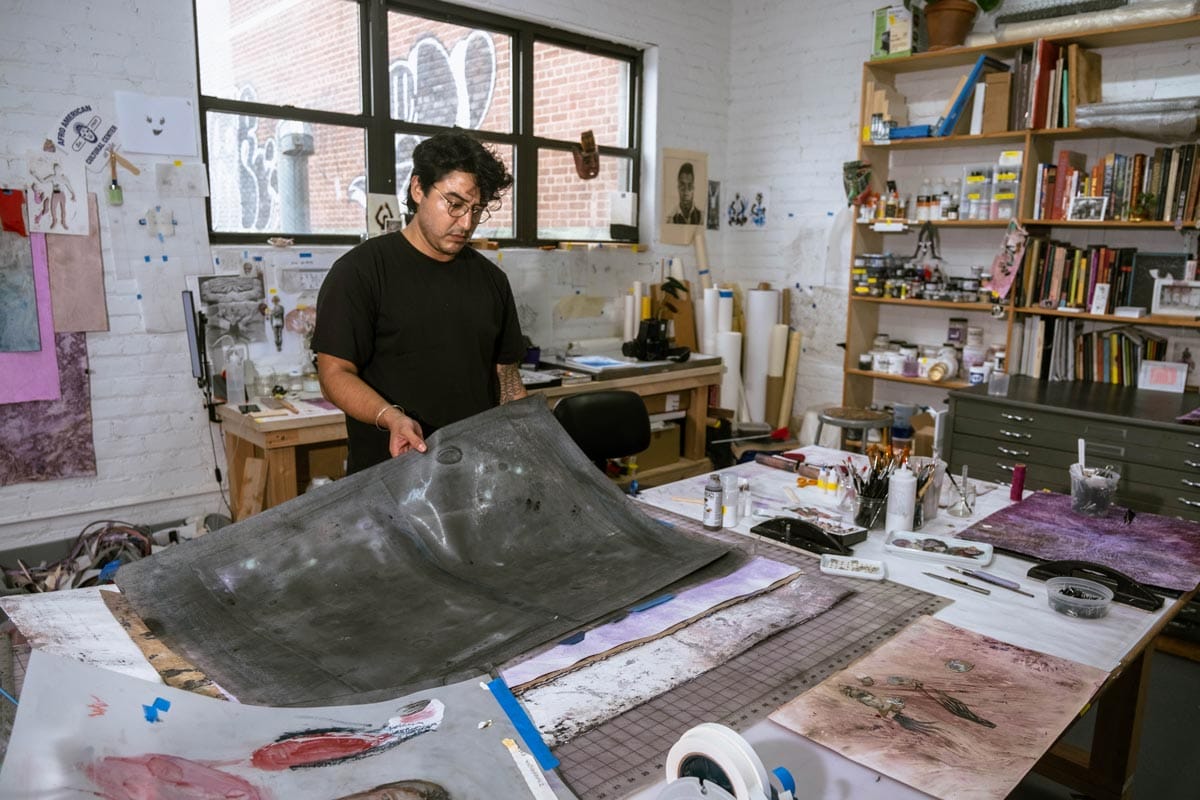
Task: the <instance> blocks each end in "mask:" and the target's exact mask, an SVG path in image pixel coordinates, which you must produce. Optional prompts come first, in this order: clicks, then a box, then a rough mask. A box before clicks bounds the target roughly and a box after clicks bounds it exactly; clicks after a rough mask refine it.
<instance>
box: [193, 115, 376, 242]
mask: <svg viewBox="0 0 1200 800" xmlns="http://www.w3.org/2000/svg"><path fill="white" fill-rule="evenodd" d="M207 128H208V130H207V135H208V164H209V177H208V180H209V191H210V193H211V196H212V216H213V220H212V228H213V230H214V231H217V232H221V233H253V232H256V231H270V232H278V233H285V234H293V233H338V234H355V235H360V234H362V233H364V232H365V231H366V178H365V177H364V176H365V175H366V156H365V153H366V146H365V137H364V135H363V131H362V130H360V129H358V128H346V127H341V126H336V125H315V124H311V123H306V122H297V121H295V120H286V119H274V118H270V117H248V116H240V115H235V114H222V113H219V112H216V111H210V112H208V115H207Z"/></svg>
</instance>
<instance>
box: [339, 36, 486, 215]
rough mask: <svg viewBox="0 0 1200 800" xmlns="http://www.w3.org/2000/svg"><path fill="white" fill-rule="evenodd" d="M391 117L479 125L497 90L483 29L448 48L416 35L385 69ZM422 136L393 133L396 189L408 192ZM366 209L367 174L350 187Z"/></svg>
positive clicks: (472, 126) (353, 194) (436, 41)
mask: <svg viewBox="0 0 1200 800" xmlns="http://www.w3.org/2000/svg"><path fill="white" fill-rule="evenodd" d="M388 81H389V87H390V93H389V94H390V96H391V109H390V110H391V115H392V118H393V119H399V120H404V121H405V122H420V123H423V124H426V125H444V126H447V127H451V126H458V127H460V128H468V129H476V128H479V127H480V126H481V125H482V123H483V120H484V118H485V117H486V116H487V113H488V111H489V110H490V109H491V107H492V100H493V98H494V96H495V90H496V46H495V44H494V43H493V42H492V36H491V34H490V33H488V32H487V31H481V30H475V31H471V32H470V33H469V34H467V35H466V36H464V37H463V38H462V39H460V40H459V41H458V42H457V43H456V44H455V45H454V47H452V48H450V49H447V48H446V46H445V45H444V44H442V42H441V40H440V39H438V38H437V36H435V35H433V34H426V35H425V36H422V37H420V38H419V39H417V41H416V42H415V43H414V44H413V46H412V48H410V49H409V51H408V55H407V56H406V57H405V58H402V59H397V60H395V61H393V62H392V63H391V66H389V67H388ZM420 141H421V137H418V136H413V135H407V134H402V135H400V136H398V137H396V189H397V192H398V193H399V194H400V196H401V197H405V196H406V189H407V186H408V180H409V176H410V175H412V152H413V148H415V147H416V146H417V144H418V143H419V142H420ZM351 197H352V198H354V199H355V200H356V201H358V202H359V203H361V204H362V205H363V207H364V208H365V207H366V178H365V177H361V176H360V177H359V178H356V179H355V181H354V185H352V186H351Z"/></svg>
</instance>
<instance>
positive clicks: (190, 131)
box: [113, 92, 196, 156]
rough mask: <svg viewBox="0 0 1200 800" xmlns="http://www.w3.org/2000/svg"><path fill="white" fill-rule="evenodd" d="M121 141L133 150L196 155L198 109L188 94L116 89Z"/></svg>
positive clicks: (171, 154) (169, 154) (137, 151)
mask: <svg viewBox="0 0 1200 800" xmlns="http://www.w3.org/2000/svg"><path fill="white" fill-rule="evenodd" d="M113 98H114V100H115V102H116V106H117V124H118V126H120V129H121V141H122V142H124V145H125V150H126V151H127V152H130V153H161V154H163V155H168V156H194V155H196V113H195V109H194V108H193V106H192V101H191V99H190V98H187V97H153V96H150V95H145V94H141V93H140V92H113Z"/></svg>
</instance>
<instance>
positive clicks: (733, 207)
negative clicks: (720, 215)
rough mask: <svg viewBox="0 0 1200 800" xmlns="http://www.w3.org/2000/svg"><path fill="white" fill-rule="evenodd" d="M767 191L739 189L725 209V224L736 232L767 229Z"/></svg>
mask: <svg viewBox="0 0 1200 800" xmlns="http://www.w3.org/2000/svg"><path fill="white" fill-rule="evenodd" d="M767 205H768V195H767V190H766V189H765V188H763V187H753V186H750V187H738V189H737V190H735V191H734V192H733V199H732V200H730V201H729V205H728V206H727V207H726V208H725V222H726V224H727V225H728V226H729V227H730V228H731V229H733V230H735V231H749V230H762V229H764V228H766V227H767Z"/></svg>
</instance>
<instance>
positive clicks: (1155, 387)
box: [1137, 361, 1187, 394]
mask: <svg viewBox="0 0 1200 800" xmlns="http://www.w3.org/2000/svg"><path fill="white" fill-rule="evenodd" d="M1186 385H1187V364H1173V363H1171V362H1169V361H1143V362H1142V365H1141V367H1140V368H1139V369H1138V382H1137V388H1139V389H1149V390H1151V391H1155V392H1175V393H1176V394H1180V393H1182V392H1183V390H1184V387H1185V386H1186Z"/></svg>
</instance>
